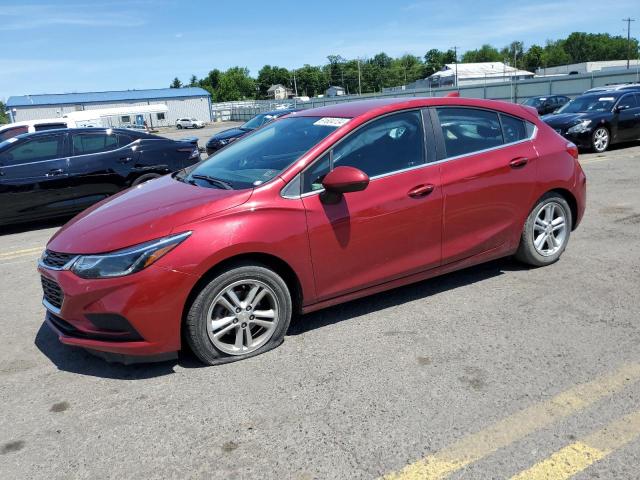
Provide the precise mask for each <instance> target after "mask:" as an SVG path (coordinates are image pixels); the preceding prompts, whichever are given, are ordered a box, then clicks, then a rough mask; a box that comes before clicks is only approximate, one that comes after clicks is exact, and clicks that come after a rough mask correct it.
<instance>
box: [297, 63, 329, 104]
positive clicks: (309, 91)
mask: <svg viewBox="0 0 640 480" xmlns="http://www.w3.org/2000/svg"><path fill="white" fill-rule="evenodd" d="M296 82H297V83H298V94H299V95H308V96H309V97H313V96H315V95H320V94H323V93H324V91H325V90H326V89H327V87H328V86H329V82H328V81H327V77H326V76H325V74H324V72H323V71H322V68H321V67H317V66H312V65H309V64H308V63H307V64H305V65H304V66H303V67H302V68H298V69H297V70H296Z"/></svg>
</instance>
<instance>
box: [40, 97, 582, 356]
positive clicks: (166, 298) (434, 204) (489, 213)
mask: <svg viewBox="0 0 640 480" xmlns="http://www.w3.org/2000/svg"><path fill="white" fill-rule="evenodd" d="M577 158H578V151H577V148H576V147H575V145H573V144H572V143H570V142H568V141H567V140H565V139H563V138H562V137H560V136H559V135H556V134H555V133H554V132H553V130H551V129H550V128H549V127H548V126H547V125H546V124H545V123H544V122H542V121H541V120H540V118H539V117H538V115H537V114H535V113H534V112H531V111H530V109H529V108H528V107H523V106H521V105H514V104H509V103H506V102H493V101H488V100H478V99H467V98H406V99H378V100H370V101H356V102H349V103H341V104H336V105H331V106H326V107H322V108H316V109H310V110H303V111H301V112H298V113H297V114H295V115H290V116H289V117H287V118H283V119H280V120H277V121H275V122H272V123H270V124H268V125H265V126H264V127H262V128H260V129H259V130H256V131H254V132H253V133H251V134H249V135H247V136H246V137H245V138H243V139H241V140H239V141H237V142H234V143H232V144H231V145H229V146H228V147H226V148H225V149H223V150H222V151H220V152H218V153H217V154H216V155H213V156H211V157H210V158H209V159H207V160H205V161H203V162H200V163H198V164H197V165H194V166H193V167H189V168H186V169H184V170H182V171H180V172H177V173H176V174H173V175H167V176H165V177H163V178H161V179H159V180H156V181H153V182H149V183H147V184H145V185H142V186H141V187H140V188H135V189H131V190H128V191H127V192H124V193H123V194H121V195H120V196H118V197H117V198H116V199H112V200H107V201H106V202H103V203H100V204H98V205H96V206H94V207H93V208H91V209H89V210H87V211H86V212H84V213H83V214H81V215H79V216H77V217H76V218H75V219H74V220H72V221H71V222H70V223H68V224H67V225H65V226H64V227H63V228H62V229H61V230H60V231H58V233H56V235H55V236H54V237H53V238H52V239H51V241H50V242H49V243H48V245H47V249H46V251H45V252H44V254H43V256H42V258H41V261H40V265H39V271H40V274H41V276H42V285H43V289H44V301H43V303H44V305H45V307H46V309H47V314H46V321H47V323H48V325H49V326H50V327H51V328H52V329H53V330H54V331H55V332H56V334H57V335H58V338H59V339H60V341H62V342H63V343H65V344H68V345H75V346H79V347H84V348H88V349H94V350H99V351H101V352H103V353H101V354H102V355H104V356H106V357H107V358H111V359H114V360H121V361H122V360H123V359H125V358H126V356H131V355H137V356H138V359H140V357H141V356H142V357H143V358H144V357H150V356H151V357H152V358H154V359H167V358H171V357H173V356H175V354H176V351H177V350H179V349H181V348H183V346H184V345H183V343H182V342H186V343H187V344H188V345H189V346H190V348H191V349H192V350H193V352H194V353H195V354H196V355H197V356H198V358H199V359H200V360H202V362H204V363H206V364H216V363H225V362H229V361H233V360H237V359H242V358H247V357H251V356H254V355H257V354H260V353H262V352H265V351H267V350H270V349H272V348H274V347H277V346H278V345H280V344H281V343H282V341H283V340H284V337H285V333H286V332H287V327H288V326H289V321H290V319H291V315H292V313H294V312H302V313H306V312H311V311H314V310H319V309H321V308H324V307H327V306H330V305H335V304H338V303H341V302H345V301H349V300H353V299H355V298H358V297H363V296H365V295H370V294H374V293H378V292H381V291H384V290H388V289H391V288H395V287H398V286H401V285H405V284H408V283H412V282H416V281H420V280H424V279H426V278H430V277H434V276H436V275H441V274H444V273H447V272H451V271H454V270H458V269H461V268H466V267H469V266H471V265H474V264H478V263H481V262H486V261H489V260H492V259H495V258H499V257H503V256H507V255H514V254H515V255H516V257H517V258H518V259H519V260H521V261H523V262H525V263H527V264H530V265H535V266H544V265H550V264H552V263H554V262H555V261H557V260H558V259H559V258H560V256H561V255H562V253H563V251H564V249H565V248H566V246H567V244H568V242H569V236H570V234H571V232H572V230H574V229H575V228H576V227H577V226H578V224H579V223H580V221H581V218H582V216H583V212H584V207H585V195H586V178H585V175H584V173H583V171H582V169H581V168H580V164H579V162H578V161H577ZM300 321H304V319H302V320H300ZM424 328H433V325H427V324H425V325H424ZM344 342H345V348H349V347H351V346H353V339H350V338H346V339H344ZM105 352H106V353H105Z"/></svg>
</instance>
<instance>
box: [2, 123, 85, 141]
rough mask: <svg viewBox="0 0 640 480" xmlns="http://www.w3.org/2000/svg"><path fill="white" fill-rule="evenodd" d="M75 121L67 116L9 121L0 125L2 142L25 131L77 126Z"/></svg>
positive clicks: (31, 131)
mask: <svg viewBox="0 0 640 480" xmlns="http://www.w3.org/2000/svg"><path fill="white" fill-rule="evenodd" d="M75 126H76V125H75V122H74V121H72V120H68V119H65V118H45V119H42V120H25V121H22V122H14V123H8V124H7V125H0V142H2V141H3V140H7V139H9V138H12V137H16V136H18V135H22V134H23V133H33V132H41V131H43V130H53V129H57V128H72V127H75Z"/></svg>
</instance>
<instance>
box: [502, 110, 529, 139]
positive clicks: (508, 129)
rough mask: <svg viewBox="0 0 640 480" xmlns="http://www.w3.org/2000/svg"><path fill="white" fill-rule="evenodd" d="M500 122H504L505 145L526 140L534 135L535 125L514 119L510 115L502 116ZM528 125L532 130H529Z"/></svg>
mask: <svg viewBox="0 0 640 480" xmlns="http://www.w3.org/2000/svg"><path fill="white" fill-rule="evenodd" d="M500 120H501V121H502V135H503V136H504V143H513V142H519V141H521V140H526V139H527V138H529V137H530V136H531V134H532V133H533V125H531V124H530V123H529V122H525V121H524V120H520V119H519V118H515V117H512V116H510V115H503V114H502V113H501V114H500ZM527 124H529V125H531V128H527Z"/></svg>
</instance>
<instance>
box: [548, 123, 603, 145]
mask: <svg viewBox="0 0 640 480" xmlns="http://www.w3.org/2000/svg"><path fill="white" fill-rule="evenodd" d="M552 128H553V127H552ZM554 130H555V131H556V132H557V133H559V134H560V135H562V136H563V137H564V138H566V139H567V140H569V141H571V142H573V143H575V145H576V146H577V147H578V148H584V149H586V148H591V135H592V134H593V132H592V131H591V130H587V131H586V132H581V133H568V132H567V130H568V129H567V128H554Z"/></svg>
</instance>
